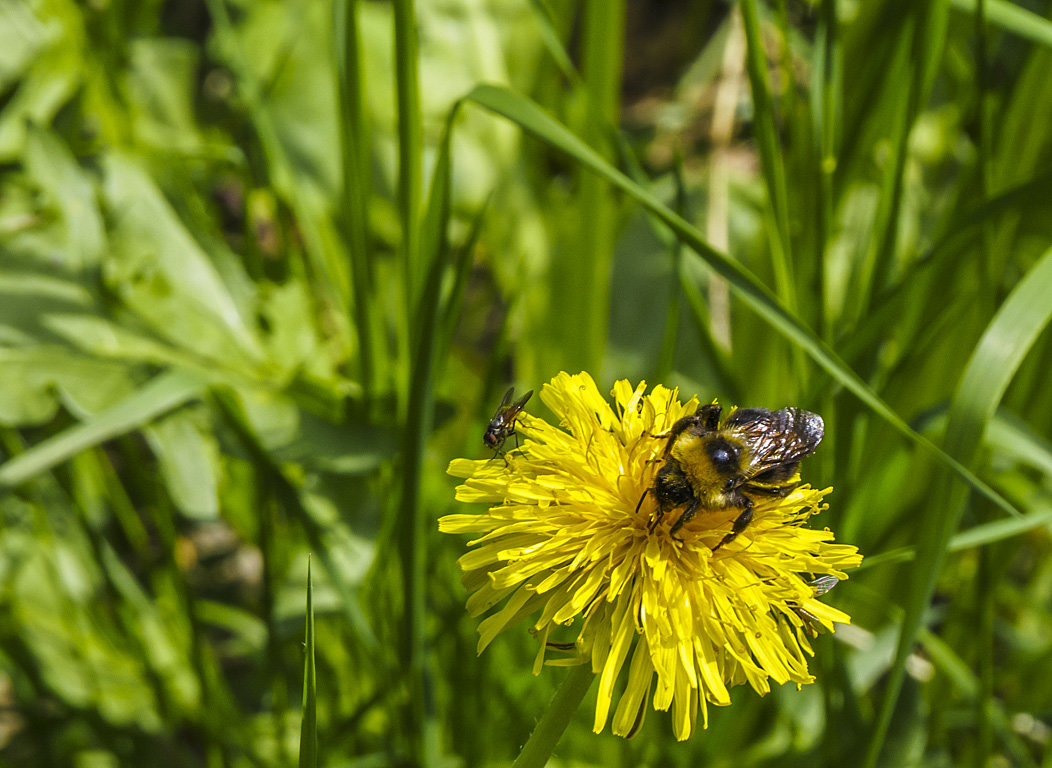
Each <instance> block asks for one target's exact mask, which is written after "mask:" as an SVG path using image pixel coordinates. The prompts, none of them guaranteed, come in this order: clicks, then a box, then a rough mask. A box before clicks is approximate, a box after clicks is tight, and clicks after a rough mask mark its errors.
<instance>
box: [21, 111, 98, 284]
mask: <svg viewBox="0 0 1052 768" xmlns="http://www.w3.org/2000/svg"><path fill="white" fill-rule="evenodd" d="M25 164H26V171H27V172H28V173H29V175H30V176H31V177H32V179H33V181H34V182H35V183H36V184H38V185H39V186H40V188H41V189H42V191H43V192H44V194H45V196H46V199H47V200H48V202H49V203H51V204H52V205H53V206H55V207H56V208H57V209H58V210H59V212H60V214H61V222H62V225H63V227H64V229H65V231H66V247H65V248H64V249H63V250H62V253H61V258H62V259H63V261H64V262H65V263H66V265H67V266H68V268H69V269H70V270H71V271H79V270H83V269H85V268H87V267H94V266H96V265H97V264H98V262H99V259H100V257H101V256H102V252H103V249H104V248H105V247H106V238H105V234H104V233H103V225H102V215H101V214H100V212H99V208H98V200H97V198H96V195H95V186H94V183H93V180H92V179H91V177H90V176H89V175H88V173H87V172H85V171H84V170H83V169H82V168H81V167H80V166H79V165H78V164H77V162H76V160H75V159H74V157H73V154H72V152H70V150H69V147H68V146H66V145H65V144H64V143H63V142H62V141H61V140H60V139H59V138H58V137H57V136H56V135H55V134H53V133H50V132H48V131H45V130H42V129H31V130H30V131H29V133H28V135H27V136H26V149H25Z"/></svg>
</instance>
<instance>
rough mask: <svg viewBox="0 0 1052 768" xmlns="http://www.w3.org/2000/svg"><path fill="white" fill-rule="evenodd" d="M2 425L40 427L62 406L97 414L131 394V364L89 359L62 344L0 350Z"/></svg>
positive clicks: (0, 413)
mask: <svg viewBox="0 0 1052 768" xmlns="http://www.w3.org/2000/svg"><path fill="white" fill-rule="evenodd" d="M0 368H2V370H3V376H0V404H2V407H0V424H8V425H11V426H23V425H28V424H41V423H43V422H45V421H48V420H50V419H51V418H52V417H54V415H55V413H56V411H57V409H58V406H59V404H60V403H62V404H64V405H65V406H66V407H67V408H68V409H70V410H71V411H73V412H74V413H75V414H77V415H80V414H83V413H94V412H97V411H99V410H101V409H102V408H105V407H106V406H109V405H111V404H112V403H114V402H115V401H116V400H119V399H120V398H122V397H125V396H127V395H128V394H129V393H130V391H131V390H132V387H133V380H132V377H131V372H130V370H129V369H128V366H127V365H125V364H124V363H121V362H116V361H109V360H98V359H93V358H90V357H85V356H84V355H80V354H78V353H76V352H72V351H70V350H69V349H66V348H64V347H60V346H53V345H47V346H34V347H0Z"/></svg>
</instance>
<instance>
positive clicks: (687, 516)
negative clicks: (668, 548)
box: [668, 499, 701, 538]
mask: <svg viewBox="0 0 1052 768" xmlns="http://www.w3.org/2000/svg"><path fill="white" fill-rule="evenodd" d="M699 506H701V502H700V501H698V500H697V499H695V500H694V501H692V502H691V503H690V506H689V507H687V508H686V509H685V510H683V514H682V515H680V516H679V519H678V520H677V521H676V522H674V523H673V524H672V528H671V529H669V532H668V535H669V536H671V537H672V538H676V531H678V530H679V529H680V528H682V527H683V526H684V525H686V524H687V523H689V522H690V521H691V520H692V519H693V517H694V515H695V514H697V511H698V507H699Z"/></svg>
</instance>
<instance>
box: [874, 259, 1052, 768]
mask: <svg viewBox="0 0 1052 768" xmlns="http://www.w3.org/2000/svg"><path fill="white" fill-rule="evenodd" d="M1049 296H1052V249H1049V250H1048V251H1046V252H1045V254H1044V255H1043V256H1042V257H1041V258H1040V259H1039V260H1038V262H1037V263H1036V264H1035V265H1034V266H1033V267H1032V268H1031V269H1030V270H1029V271H1028V272H1027V274H1026V275H1025V277H1024V278H1023V279H1022V280H1021V281H1020V282H1019V284H1018V285H1016V287H1015V288H1014V289H1013V290H1012V292H1011V293H1010V294H1009V295H1008V298H1007V299H1006V300H1005V302H1004V304H1002V305H1001V308H1000V309H999V310H998V311H997V314H996V315H995V316H994V318H993V320H992V321H991V322H990V324H989V325H988V326H987V328H986V331H985V332H984V333H983V335H982V338H981V339H980V340H979V344H978V345H977V346H976V348H975V350H974V351H973V353H972V356H971V358H970V359H969V360H968V364H967V365H966V366H965V369H964V373H963V374H962V376H961V381H960V384H959V385H958V387H957V392H956V395H955V396H954V399H953V402H952V404H951V406H950V417H949V422H948V423H947V426H946V439H945V441H944V446H945V447H946V449H947V451H948V452H950V453H951V454H952V455H954V456H956V457H958V459H959V460H960V461H961V462H962V463H964V464H966V465H968V464H971V463H972V462H973V461H974V459H975V457H976V455H977V453H978V450H979V445H980V441H981V439H982V435H983V431H984V430H985V428H986V425H987V424H988V423H989V422H990V420H991V418H992V417H993V415H994V412H995V411H996V409H997V405H998V403H1000V401H1001V398H1002V397H1003V395H1004V393H1005V390H1006V389H1007V388H1008V384H1009V382H1011V380H1012V377H1013V376H1014V375H1015V373H1016V371H1017V370H1018V368H1019V366H1020V365H1021V364H1022V362H1023V359H1024V357H1026V354H1027V352H1028V351H1029V350H1030V347H1031V346H1032V345H1033V343H1034V341H1035V340H1036V339H1037V337H1038V335H1039V334H1040V333H1041V331H1042V330H1044V328H1045V326H1046V325H1048V323H1049V320H1052V302H1049V301H1048V297H1049ZM966 500H967V489H966V488H963V487H962V486H960V485H958V484H954V483H949V482H943V483H941V484H940V489H939V491H938V492H937V494H936V499H935V503H933V504H932V505H931V507H930V508H929V512H928V514H927V515H926V516H925V517H924V519H923V526H922V528H921V532H920V543H919V545H918V547H917V559H916V561H915V563H914V567H913V574H912V575H911V578H910V580H909V583H910V584H911V585H913V588H912V591H911V592H910V593H909V595H908V596H907V603H906V615H905V618H904V619H903V622H902V630H901V634H900V635H899V643H898V648H897V650H896V655H895V663H894V665H893V666H892V668H891V672H890V677H889V681H888V686H887V690H886V692H885V698H884V702H883V706H882V708H881V710H880V715H879V718H878V720H877V724H876V727H875V729H874V732H873V737H872V741H871V742H870V746H869V752H868V755H867V761H866V764H867V765H869V766H873V765H876V761H877V758H878V756H879V754H880V750H881V748H882V747H883V744H884V737H885V736H886V734H887V729H888V727H889V725H890V723H891V717H892V714H893V712H894V709H895V705H896V703H897V701H898V696H899V692H900V690H901V687H902V681H903V676H904V674H905V668H906V660H907V658H908V657H909V654H910V653H911V652H912V648H913V643H914V640H915V639H916V637H917V632H918V631H919V630H920V627H921V622H922V621H923V618H924V613H925V611H926V610H927V607H928V603H929V602H930V601H931V597H932V595H933V594H934V592H935V581H936V578H937V576H938V574H939V570H940V567H941V566H942V561H943V559H944V558H945V555H946V551H947V545H948V543H949V541H950V539H951V537H952V536H953V533H954V531H955V530H956V529H957V525H958V524H959V522H960V518H961V514H962V513H963V510H964V504H965V501H966ZM940 501H942V502H943V503H939V502H940Z"/></svg>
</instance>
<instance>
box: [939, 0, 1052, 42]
mask: <svg viewBox="0 0 1052 768" xmlns="http://www.w3.org/2000/svg"><path fill="white" fill-rule="evenodd" d="M977 2H978V0H950V5H952V6H953V7H954V8H956V9H957V10H959V11H964V12H965V13H968V14H972V13H975V8H976V4H977ZM985 5H986V8H985V11H986V19H987V21H988V22H989V23H990V24H993V25H994V26H997V27H1000V28H1001V29H1003V30H1004V31H1005V32H1011V33H1012V34H1015V35H1019V36H1020V37H1022V38H1024V39H1026V40H1031V41H1033V42H1035V43H1040V44H1041V45H1047V46H1049V47H1052V21H1049V20H1048V19H1043V18H1041V17H1040V16H1038V15H1037V14H1036V13H1034V12H1033V11H1028V10H1027V9H1026V8H1023V7H1021V6H1018V5H1016V4H1015V3H1010V2H1007V0H985Z"/></svg>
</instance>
